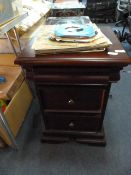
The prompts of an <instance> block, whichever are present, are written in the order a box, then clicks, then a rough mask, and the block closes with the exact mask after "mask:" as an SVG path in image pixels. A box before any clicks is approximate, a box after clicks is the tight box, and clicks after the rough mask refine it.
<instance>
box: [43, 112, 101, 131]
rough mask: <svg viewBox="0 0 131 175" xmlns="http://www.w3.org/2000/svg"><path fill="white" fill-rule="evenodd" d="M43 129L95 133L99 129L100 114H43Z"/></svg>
mask: <svg viewBox="0 0 131 175" xmlns="http://www.w3.org/2000/svg"><path fill="white" fill-rule="evenodd" d="M44 121H45V128H46V129H56V130H78V131H97V130H98V129H99V128H100V123H101V117H100V114H79V113H75V114H74V113H72V114H71V113H70V114H64V113H45V114H44Z"/></svg>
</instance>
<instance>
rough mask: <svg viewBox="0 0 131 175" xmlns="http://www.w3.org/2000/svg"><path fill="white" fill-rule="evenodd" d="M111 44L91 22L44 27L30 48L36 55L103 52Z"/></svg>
mask: <svg viewBox="0 0 131 175" xmlns="http://www.w3.org/2000/svg"><path fill="white" fill-rule="evenodd" d="M72 26H73V27H72ZM66 28H67V29H68V30H66ZM58 29H59V30H58ZM111 44H112V43H111V41H110V40H109V39H108V38H107V37H106V36H105V35H104V34H103V33H102V32H101V30H100V29H99V28H98V27H97V25H96V24H92V23H91V22H89V23H88V24H86V25H85V24H76V23H75V24H74V23H73V24H70V23H69V24H61V25H60V24H59V23H58V24H56V25H45V26H44V29H43V30H41V32H40V35H39V36H38V38H37V39H36V41H35V42H34V43H33V46H32V48H33V49H34V50H35V53H36V54H56V53H69V52H83V51H84V52H93V51H104V50H105V49H106V48H107V47H109V46H110V45H111Z"/></svg>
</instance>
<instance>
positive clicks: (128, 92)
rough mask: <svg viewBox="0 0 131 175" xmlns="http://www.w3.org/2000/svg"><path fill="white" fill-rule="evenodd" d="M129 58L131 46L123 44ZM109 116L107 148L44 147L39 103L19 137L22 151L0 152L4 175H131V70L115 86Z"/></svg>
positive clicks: (58, 145)
mask: <svg viewBox="0 0 131 175" xmlns="http://www.w3.org/2000/svg"><path fill="white" fill-rule="evenodd" d="M123 45H124V47H125V48H126V50H127V51H128V53H129V55H130V54H131V52H130V51H131V46H130V45H129V44H127V43H124V44H123ZM110 93H111V94H112V98H109V101H108V105H107V109H106V114H105V120H104V125H105V132H106V139H107V146H106V147H91V146H88V145H85V144H78V143H74V142H70V143H64V144H45V143H44V144H42V143H41V142H40V136H41V128H40V115H35V118H33V114H34V113H38V111H39V108H38V104H37V101H34V102H33V104H32V107H31V109H30V111H29V113H28V115H27V117H26V120H25V122H24V124H23V127H22V129H21V131H20V134H19V136H18V137H17V143H18V145H19V150H18V151H15V150H12V149H11V148H6V149H3V150H0V175H131V66H128V67H126V68H125V69H124V71H122V72H121V80H120V81H119V82H118V83H116V84H113V85H112V88H111V92H110Z"/></svg>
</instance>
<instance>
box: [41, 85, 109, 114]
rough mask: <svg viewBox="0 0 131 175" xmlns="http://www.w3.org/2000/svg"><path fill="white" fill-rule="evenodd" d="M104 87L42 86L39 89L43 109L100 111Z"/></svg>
mask: <svg viewBox="0 0 131 175" xmlns="http://www.w3.org/2000/svg"><path fill="white" fill-rule="evenodd" d="M105 93H106V88H105V86H95V85H93V86H92V85H91V86H62V85H61V86H44V87H42V88H40V89H39V94H40V99H41V100H42V104H43V105H44V106H43V107H44V109H50V110H83V111H87V112H88V111H92V110H93V111H94V112H95V111H96V112H98V111H100V112H101V110H102V107H103V103H104V99H105Z"/></svg>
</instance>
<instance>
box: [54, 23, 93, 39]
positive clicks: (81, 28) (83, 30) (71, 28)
mask: <svg viewBox="0 0 131 175" xmlns="http://www.w3.org/2000/svg"><path fill="white" fill-rule="evenodd" d="M54 34H55V35H56V36H57V37H73V38H75V37H77V38H82V37H87V38H90V37H93V36H95V35H96V33H95V30H94V28H93V26H92V25H77V24H63V25H57V26H56V28H55V30H54Z"/></svg>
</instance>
